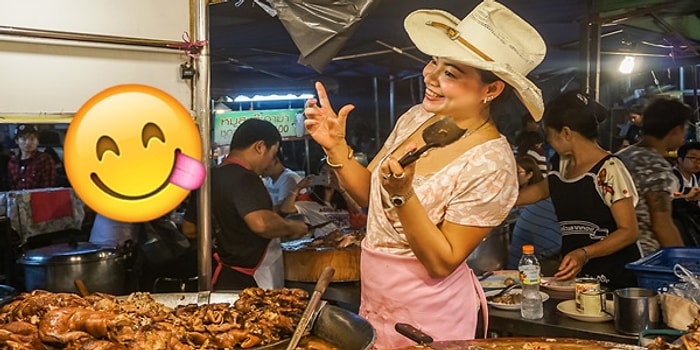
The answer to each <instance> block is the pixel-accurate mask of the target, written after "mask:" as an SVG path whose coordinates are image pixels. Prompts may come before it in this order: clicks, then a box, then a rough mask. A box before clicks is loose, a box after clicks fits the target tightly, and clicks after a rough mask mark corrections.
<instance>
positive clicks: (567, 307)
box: [557, 299, 615, 322]
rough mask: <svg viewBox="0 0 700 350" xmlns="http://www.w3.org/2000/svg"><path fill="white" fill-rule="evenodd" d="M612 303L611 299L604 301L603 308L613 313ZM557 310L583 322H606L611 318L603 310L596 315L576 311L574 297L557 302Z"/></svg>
mask: <svg viewBox="0 0 700 350" xmlns="http://www.w3.org/2000/svg"><path fill="white" fill-rule="evenodd" d="M613 305H614V304H613V302H612V300H606V301H605V308H606V309H607V311H608V312H609V313H611V314H615V310H613V308H614V306H613ZM557 310H559V311H561V313H563V314H564V315H566V316H569V317H571V318H573V319H575V320H579V321H584V322H606V321H612V319H613V317H612V316H610V315H608V314H606V313H603V312H601V313H600V314H598V315H586V314H582V313H580V312H578V310H576V300H574V299H571V300H566V301H562V302H561V303H559V304H557Z"/></svg>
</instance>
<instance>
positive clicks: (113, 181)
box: [64, 84, 205, 222]
mask: <svg viewBox="0 0 700 350" xmlns="http://www.w3.org/2000/svg"><path fill="white" fill-rule="evenodd" d="M201 144H202V143H201V138H200V137H199V130H198V128H197V126H196V125H195V123H194V121H193V120H192V117H191V116H190V113H189V112H188V111H187V110H186V109H185V107H183V106H182V104H180V103H179V102H178V101H177V100H176V99H175V98H173V97H172V96H170V95H168V94H167V93H165V92H163V91H161V90H159V89H156V88H154V87H150V86H145V85H136V84H128V85H118V86H114V87H111V88H108V89H107V90H104V91H102V92H100V93H98V94H97V95H95V96H94V97H92V98H91V99H90V100H88V101H87V102H86V103H85V104H84V105H83V106H82V107H81V108H80V110H79V111H78V112H77V113H76V115H75V117H74V118H73V120H72V121H71V123H70V125H69V126H68V131H67V132H66V139H65V142H64V154H65V168H66V174H67V176H68V180H69V181H70V183H71V186H72V187H73V189H74V190H75V192H76V193H77V194H78V196H79V197H80V198H81V199H82V200H83V201H84V202H85V204H86V205H88V206H89V207H90V208H92V209H93V210H95V211H96V212H97V213H100V214H102V215H104V216H106V217H109V218H111V219H114V220H117V221H124V222H145V221H149V220H153V219H156V218H158V217H160V216H163V215H165V214H167V213H168V212H170V211H171V210H173V209H174V208H176V207H177V206H178V205H179V204H180V203H181V202H182V201H183V200H184V199H185V197H187V195H188V193H189V192H190V190H193V189H196V188H198V187H199V186H200V185H201V183H202V181H203V180H204V174H205V169H204V166H203V164H202V162H201V158H202V146H201Z"/></svg>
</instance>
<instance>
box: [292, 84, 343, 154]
mask: <svg viewBox="0 0 700 350" xmlns="http://www.w3.org/2000/svg"><path fill="white" fill-rule="evenodd" d="M316 93H317V94H318V100H316V99H315V98H311V99H309V100H308V101H306V108H305V109H304V115H306V120H305V121H304V126H306V130H307V131H308V132H309V135H311V137H312V138H313V139H314V141H316V142H317V143H318V144H319V145H321V147H323V148H324V149H325V150H330V149H333V148H334V147H336V146H338V145H343V144H344V143H345V124H346V121H347V119H348V114H349V113H350V111H352V110H353V109H354V108H355V106H353V105H345V106H343V107H342V108H340V110H339V111H338V114H336V113H335V111H333V107H332V106H331V103H330V101H329V100H328V95H327V94H326V88H325V87H324V86H323V84H321V83H320V82H316ZM319 102H320V104H321V105H320V106H319V104H318V103H319Z"/></svg>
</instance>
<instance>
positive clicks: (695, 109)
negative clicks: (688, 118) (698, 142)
mask: <svg viewBox="0 0 700 350" xmlns="http://www.w3.org/2000/svg"><path fill="white" fill-rule="evenodd" d="M691 72H692V73H693V80H692V82H693V114H695V121H696V122H697V121H700V117H699V116H698V66H697V65H696V64H693V65H692V69H691Z"/></svg>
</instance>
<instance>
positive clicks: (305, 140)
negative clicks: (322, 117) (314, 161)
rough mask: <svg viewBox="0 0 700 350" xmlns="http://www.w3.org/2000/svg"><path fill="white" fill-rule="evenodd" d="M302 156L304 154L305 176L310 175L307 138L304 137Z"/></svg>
mask: <svg viewBox="0 0 700 350" xmlns="http://www.w3.org/2000/svg"><path fill="white" fill-rule="evenodd" d="M304 154H306V176H309V175H311V155H310V154H309V138H308V137H304Z"/></svg>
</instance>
